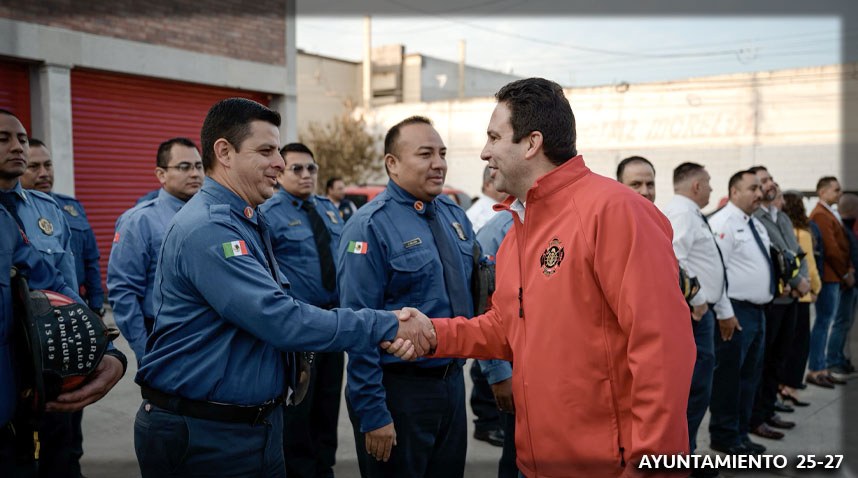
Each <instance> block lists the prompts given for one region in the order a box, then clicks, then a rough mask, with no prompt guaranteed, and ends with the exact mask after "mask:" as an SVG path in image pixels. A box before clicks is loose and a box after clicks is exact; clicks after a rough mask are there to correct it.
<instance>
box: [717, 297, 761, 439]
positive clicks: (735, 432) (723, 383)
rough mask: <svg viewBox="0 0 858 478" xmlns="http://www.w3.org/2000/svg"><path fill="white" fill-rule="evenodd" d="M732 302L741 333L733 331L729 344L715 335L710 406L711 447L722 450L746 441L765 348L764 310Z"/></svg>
mask: <svg viewBox="0 0 858 478" xmlns="http://www.w3.org/2000/svg"><path fill="white" fill-rule="evenodd" d="M731 302H732V303H733V311H734V312H735V314H736V318H737V319H738V320H739V325H740V326H741V327H742V330H739V329H736V330H735V331H734V332H733V337H732V338H731V340H729V341H725V340H723V339H722V338H721V333H720V331H719V330H716V332H715V374H714V375H713V379H712V399H711V401H710V403H709V411H710V412H711V416H710V419H709V436H710V439H711V442H712V443H717V444H719V445H722V446H738V445H741V443H742V441H743V440H744V439H745V438H748V430H749V428H748V422H749V420H750V418H751V410H752V408H753V406H754V395H755V394H756V391H757V384H758V383H759V380H760V372H761V371H762V361H763V353H764V349H765V346H766V345H765V344H766V342H765V340H766V314H765V312H764V311H763V309H759V308H756V307H751V306H749V305H745V304H742V303H738V302H736V301H731Z"/></svg>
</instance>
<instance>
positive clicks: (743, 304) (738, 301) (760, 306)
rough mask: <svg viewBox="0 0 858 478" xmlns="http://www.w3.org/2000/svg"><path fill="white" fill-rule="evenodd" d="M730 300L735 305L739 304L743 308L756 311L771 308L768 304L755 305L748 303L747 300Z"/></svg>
mask: <svg viewBox="0 0 858 478" xmlns="http://www.w3.org/2000/svg"><path fill="white" fill-rule="evenodd" d="M730 300H732V301H733V303H734V304H739V305H741V306H743V307H752V308H754V309H760V310H766V309H768V308H769V303H768V302H767V303H765V304H755V303H753V302H748V301H747V300H736V299H730Z"/></svg>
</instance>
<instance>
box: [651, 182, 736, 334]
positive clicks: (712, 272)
mask: <svg viewBox="0 0 858 478" xmlns="http://www.w3.org/2000/svg"><path fill="white" fill-rule="evenodd" d="M664 213H665V215H666V216H667V218H668V219H669V220H670V225H671V227H672V228H673V252H674V254H676V260H677V261H679V265H680V266H682V267H683V268H684V269H685V270H686V271H687V272H688V275H690V276H692V277H697V280H698V281H699V282H700V291H699V292H698V293H697V295H695V296H694V298H693V299H691V305H695V306H697V305H703V304H705V303H709V304H715V307H714V309H715V315H716V316H717V318H719V319H729V318H730V317H733V315H734V314H733V306H732V305H731V304H730V299H729V298H728V297H727V288H726V287H725V283H724V265H722V264H721V257H720V254H719V252H718V245H717V244H716V243H715V237H714V236H713V233H712V231H711V230H710V229H709V226H708V225H706V222H705V221H704V220H703V213H701V212H700V208H699V207H698V206H697V203H695V202H694V201H692V200H691V199H689V198H687V197H685V196H683V195H681V194H677V195H676V196H673V199H671V200H670V203H668V204H667V207H666V208H665V209H664Z"/></svg>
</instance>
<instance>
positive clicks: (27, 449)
mask: <svg viewBox="0 0 858 478" xmlns="http://www.w3.org/2000/svg"><path fill="white" fill-rule="evenodd" d="M24 428H25V427H23V426H20V425H19V426H18V427H13V426H11V425H10V424H4V425H2V426H0V476H2V477H4V478H5V477H9V478H36V476H38V463H37V462H36V460H35V457H34V455H33V447H32V443H31V442H32V436H33V430H32V429H30V430H25V429H24ZM22 439H23V440H26V441H22Z"/></svg>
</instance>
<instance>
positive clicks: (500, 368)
mask: <svg viewBox="0 0 858 478" xmlns="http://www.w3.org/2000/svg"><path fill="white" fill-rule="evenodd" d="M477 363H479V364H480V370H481V371H482V372H483V375H485V376H486V381H488V382H489V384H491V385H494V384H496V383H500V382H503V381H504V380H507V379H508V378H510V377H512V364H511V363H509V362H507V361H506V360H478V361H477Z"/></svg>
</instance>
